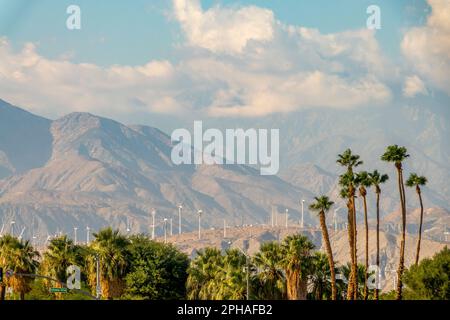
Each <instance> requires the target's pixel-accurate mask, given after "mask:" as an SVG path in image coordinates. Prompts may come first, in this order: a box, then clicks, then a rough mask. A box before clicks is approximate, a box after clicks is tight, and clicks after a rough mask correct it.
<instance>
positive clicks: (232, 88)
mask: <svg viewBox="0 0 450 320" xmlns="http://www.w3.org/2000/svg"><path fill="white" fill-rule="evenodd" d="M174 12H175V16H176V18H177V19H178V21H179V22H180V24H181V26H182V30H183V32H184V33H185V38H186V41H187V43H186V46H184V47H183V48H181V50H184V55H182V58H181V59H180V61H179V62H177V63H170V62H168V61H150V62H149V63H147V64H145V65H143V66H133V67H131V66H111V67H99V66H96V65H93V64H75V63H72V62H70V61H67V60H62V58H61V59H59V60H51V59H47V58H45V57H42V56H41V55H39V54H38V53H37V51H36V48H35V47H34V46H33V45H32V44H28V45H26V46H25V47H24V48H23V50H21V51H19V52H15V51H13V50H12V48H11V47H10V45H9V44H8V42H7V41H6V40H5V39H4V40H1V39H0V40H1V41H0V97H1V98H3V99H5V100H9V101H11V102H13V103H16V104H18V105H22V106H25V107H28V108H31V109H32V110H33V111H35V112H40V113H44V114H46V115H54V116H60V115H62V114H66V113H67V112H69V111H89V112H92V113H97V114H100V115H110V116H115V117H120V115H121V114H128V115H129V114H130V113H136V114H137V113H142V112H149V113H150V112H155V113H167V114H174V113H176V114H178V115H192V116H195V115H196V113H197V112H198V113H199V114H201V115H203V114H205V113H207V114H208V115H210V116H213V117H223V116H233V117H234V116H245V117H254V116H264V115H267V114H271V113H276V112H291V111H295V110H299V109H304V108H316V107H328V108H339V109H348V108H357V107H360V106H371V105H372V106H375V105H380V104H386V103H388V102H389V101H390V99H391V98H392V93H391V90H390V89H389V87H388V85H387V84H386V83H387V82H388V81H391V79H392V78H393V76H392V73H393V72H395V68H393V67H392V66H391V65H390V64H389V62H388V61H387V60H386V59H385V58H384V57H383V54H382V52H381V50H380V48H379V46H378V42H377V40H376V38H375V35H374V32H373V31H370V30H367V29H361V30H352V31H346V32H340V33H334V34H326V35H325V34H321V33H320V32H319V31H318V30H315V29H309V28H304V27H299V26H291V25H285V24H283V23H281V22H280V21H277V20H275V18H274V15H273V13H272V12H271V11H270V10H267V9H261V8H258V7H255V6H248V7H219V6H215V7H212V8H210V9H208V10H206V11H204V10H203V9H202V8H201V5H200V2H199V1H198V0H191V1H187V0H174Z"/></svg>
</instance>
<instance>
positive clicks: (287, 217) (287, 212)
mask: <svg viewBox="0 0 450 320" xmlns="http://www.w3.org/2000/svg"><path fill="white" fill-rule="evenodd" d="M288 219H289V209H286V229H287V228H288Z"/></svg>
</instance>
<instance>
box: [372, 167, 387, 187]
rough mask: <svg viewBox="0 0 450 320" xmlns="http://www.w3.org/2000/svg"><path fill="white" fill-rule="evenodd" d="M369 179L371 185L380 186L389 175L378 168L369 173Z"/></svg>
mask: <svg viewBox="0 0 450 320" xmlns="http://www.w3.org/2000/svg"><path fill="white" fill-rule="evenodd" d="M369 179H370V181H371V184H372V185H373V186H378V187H379V186H380V185H381V184H382V183H385V182H386V181H388V180H389V176H388V175H387V174H381V173H379V172H378V170H375V171H374V172H371V173H369Z"/></svg>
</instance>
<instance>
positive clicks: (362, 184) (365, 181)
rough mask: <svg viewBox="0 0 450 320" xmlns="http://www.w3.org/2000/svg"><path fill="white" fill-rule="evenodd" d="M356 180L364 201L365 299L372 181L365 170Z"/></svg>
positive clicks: (367, 294)
mask: <svg viewBox="0 0 450 320" xmlns="http://www.w3.org/2000/svg"><path fill="white" fill-rule="evenodd" d="M356 180H357V181H358V184H359V194H360V195H361V197H362V198H363V202H364V226H365V231H366V239H365V240H366V247H365V249H366V252H365V253H366V255H365V268H366V272H365V278H364V300H367V298H368V297H369V288H368V286H367V280H368V278H369V274H368V270H369V223H368V214H367V189H366V188H369V187H370V186H372V181H371V180H370V177H369V174H368V173H367V172H366V171H362V172H359V173H357V174H356Z"/></svg>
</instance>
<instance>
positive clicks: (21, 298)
mask: <svg viewBox="0 0 450 320" xmlns="http://www.w3.org/2000/svg"><path fill="white" fill-rule="evenodd" d="M20 300H25V292H23V291H20Z"/></svg>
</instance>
